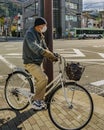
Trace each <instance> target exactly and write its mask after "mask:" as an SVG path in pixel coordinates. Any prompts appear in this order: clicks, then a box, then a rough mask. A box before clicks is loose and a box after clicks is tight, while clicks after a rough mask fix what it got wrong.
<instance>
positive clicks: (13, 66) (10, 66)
mask: <svg viewBox="0 0 104 130" xmlns="http://www.w3.org/2000/svg"><path fill="white" fill-rule="evenodd" d="M0 60H1V61H2V62H4V63H5V64H6V65H7V66H8V67H9V68H11V69H13V68H15V67H16V66H15V65H13V64H12V63H10V62H9V61H7V60H6V59H5V58H4V57H3V56H2V55H0Z"/></svg>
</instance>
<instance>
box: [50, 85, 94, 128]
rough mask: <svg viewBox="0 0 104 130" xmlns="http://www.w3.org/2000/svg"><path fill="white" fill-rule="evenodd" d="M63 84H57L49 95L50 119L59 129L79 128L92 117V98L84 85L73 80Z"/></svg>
mask: <svg viewBox="0 0 104 130" xmlns="http://www.w3.org/2000/svg"><path fill="white" fill-rule="evenodd" d="M64 85H65V86H64V88H62V87H61V85H60V86H58V87H57V88H56V89H55V90H54V91H53V92H52V95H51V96H50V99H49V104H48V112H49V116H50V119H51V120H52V122H53V123H54V124H55V126H56V127H58V128H59V129H61V130H80V129H82V128H83V127H85V126H86V125H87V124H88V122H89V121H90V119H91V117H92V114H93V101H92V98H91V96H90V94H89V93H88V91H87V90H86V89H85V88H84V87H82V86H80V85H78V84H76V83H75V82H68V83H66V84H64Z"/></svg>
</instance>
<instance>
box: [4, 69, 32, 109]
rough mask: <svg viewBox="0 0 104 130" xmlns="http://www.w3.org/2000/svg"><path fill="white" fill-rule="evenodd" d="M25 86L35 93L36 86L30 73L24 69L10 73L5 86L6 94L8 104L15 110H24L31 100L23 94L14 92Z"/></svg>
mask: <svg viewBox="0 0 104 130" xmlns="http://www.w3.org/2000/svg"><path fill="white" fill-rule="evenodd" d="M22 87H23V88H25V89H26V90H27V91H29V92H31V93H34V87H33V83H32V80H31V78H29V75H28V73H26V72H23V71H14V72H13V73H11V74H9V75H8V77H7V79H6V83H5V88H4V95H5V99H6V101H7V103H8V105H9V106H10V107H11V108H12V109H14V110H23V109H25V108H26V107H27V106H28V105H29V101H28V99H27V98H26V97H24V96H23V95H20V94H18V93H16V92H15V93H14V92H13V91H14V90H16V89H18V88H22Z"/></svg>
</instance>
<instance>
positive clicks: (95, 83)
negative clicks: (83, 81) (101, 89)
mask: <svg viewBox="0 0 104 130" xmlns="http://www.w3.org/2000/svg"><path fill="white" fill-rule="evenodd" d="M90 84H91V85H94V86H102V85H104V80H100V81H96V82H92V83H90Z"/></svg>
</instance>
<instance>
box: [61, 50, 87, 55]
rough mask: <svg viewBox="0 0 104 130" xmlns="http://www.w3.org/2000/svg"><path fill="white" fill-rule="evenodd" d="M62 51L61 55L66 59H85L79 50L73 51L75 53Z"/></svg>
mask: <svg viewBox="0 0 104 130" xmlns="http://www.w3.org/2000/svg"><path fill="white" fill-rule="evenodd" d="M58 50H59V51H61V53H60V54H61V55H63V56H64V57H85V55H84V54H83V53H82V52H81V51H80V50H79V49H73V51H69V50H65V49H58Z"/></svg>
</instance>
